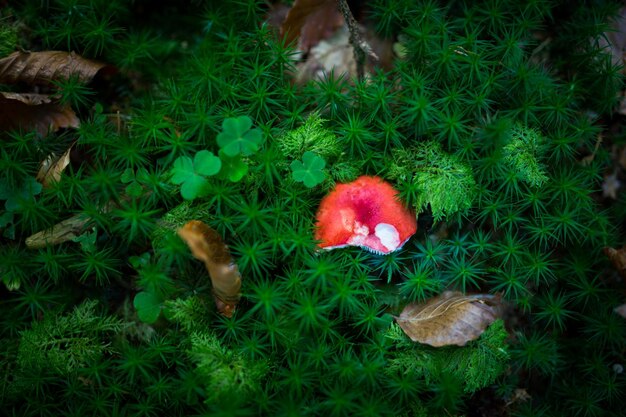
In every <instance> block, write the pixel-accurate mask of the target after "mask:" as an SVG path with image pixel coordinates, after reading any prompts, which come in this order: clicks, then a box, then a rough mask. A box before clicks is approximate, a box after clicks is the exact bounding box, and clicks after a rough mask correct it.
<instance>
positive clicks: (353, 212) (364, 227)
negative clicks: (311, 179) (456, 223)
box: [315, 176, 417, 254]
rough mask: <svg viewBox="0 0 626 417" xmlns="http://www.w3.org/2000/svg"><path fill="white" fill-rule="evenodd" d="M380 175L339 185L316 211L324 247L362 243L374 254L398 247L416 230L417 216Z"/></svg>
mask: <svg viewBox="0 0 626 417" xmlns="http://www.w3.org/2000/svg"><path fill="white" fill-rule="evenodd" d="M397 196H398V192H397V191H396V190H394V188H393V187H392V186H391V184H389V183H387V182H385V181H383V180H382V179H381V178H379V177H368V176H362V177H359V178H357V179H356V180H355V181H353V182H350V183H347V184H338V185H337V186H336V187H335V189H334V190H333V191H331V192H330V193H329V194H328V195H327V196H326V197H324V198H323V199H322V202H321V203H320V207H319V209H318V210H317V216H316V218H317V223H316V226H317V229H316V231H315V239H316V240H319V241H320V243H319V246H320V247H321V248H324V249H335V248H341V247H345V246H359V247H362V248H364V249H368V250H370V251H372V252H375V253H380V254H387V253H391V252H393V251H395V250H398V249H400V248H401V247H402V245H404V243H405V242H406V241H407V240H408V239H409V238H410V237H411V236H412V235H413V234H414V233H415V232H416V231H417V220H416V219H415V215H414V214H413V213H412V212H411V211H409V210H407V209H406V207H404V206H403V205H402V203H401V202H400V201H399V200H398V198H397Z"/></svg>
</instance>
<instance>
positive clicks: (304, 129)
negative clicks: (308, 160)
mask: <svg viewBox="0 0 626 417" xmlns="http://www.w3.org/2000/svg"><path fill="white" fill-rule="evenodd" d="M324 122H325V120H324V119H322V117H321V116H320V115H319V114H318V113H313V114H311V115H310V116H309V117H308V118H307V119H306V121H305V122H304V124H303V125H302V126H300V127H298V128H297V129H294V130H291V131H289V132H287V133H285V134H284V135H283V136H281V137H279V138H277V142H278V145H279V147H280V149H281V151H282V152H283V154H284V155H286V156H289V157H291V158H294V159H301V158H302V155H303V154H304V153H305V152H307V151H308V152H313V153H315V154H317V155H319V156H321V157H322V158H324V159H325V160H327V161H329V160H331V159H332V160H334V159H335V158H336V157H337V156H338V155H339V154H340V153H341V143H340V142H339V140H338V139H337V136H335V134H334V133H333V132H331V131H330V130H329V129H327V128H326V127H324Z"/></svg>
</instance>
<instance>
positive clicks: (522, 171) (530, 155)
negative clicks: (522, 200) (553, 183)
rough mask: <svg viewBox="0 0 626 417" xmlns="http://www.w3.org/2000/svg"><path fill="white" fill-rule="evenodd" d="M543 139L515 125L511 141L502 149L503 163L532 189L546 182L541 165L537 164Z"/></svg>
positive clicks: (527, 128) (544, 171) (537, 134)
mask: <svg viewBox="0 0 626 417" xmlns="http://www.w3.org/2000/svg"><path fill="white" fill-rule="evenodd" d="M543 140H544V139H543V138H542V137H541V135H540V134H539V132H537V131H536V130H535V129H531V128H529V127H526V126H522V125H516V126H515V127H513V129H512V132H511V139H510V142H509V143H508V144H506V145H505V146H504V148H503V149H502V152H503V157H504V161H505V162H506V163H507V164H508V165H509V166H510V167H511V168H512V169H513V170H515V171H516V172H517V174H518V175H519V178H520V179H521V180H522V181H525V182H526V183H527V184H529V185H531V186H533V187H541V186H542V185H544V184H545V183H546V181H547V180H548V176H547V175H546V170H545V167H544V166H543V164H541V163H540V162H539V156H540V155H539V154H540V147H541V144H542V142H543Z"/></svg>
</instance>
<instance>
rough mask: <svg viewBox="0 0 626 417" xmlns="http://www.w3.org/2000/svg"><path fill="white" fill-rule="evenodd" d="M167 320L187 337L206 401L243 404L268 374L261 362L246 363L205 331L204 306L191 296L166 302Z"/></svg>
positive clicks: (244, 358) (265, 366) (190, 356)
mask: <svg viewBox="0 0 626 417" xmlns="http://www.w3.org/2000/svg"><path fill="white" fill-rule="evenodd" d="M166 308H167V309H168V310H169V312H168V315H169V317H170V319H171V320H172V321H174V322H177V323H179V324H180V325H181V327H182V328H183V329H184V331H185V332H186V333H187V334H188V343H189V345H190V348H189V349H188V350H187V354H188V356H189V358H190V359H191V360H192V361H193V362H194V363H195V365H196V368H195V373H196V374H197V376H198V378H199V380H200V381H201V383H202V385H203V386H204V388H205V394H206V397H207V399H206V401H207V402H208V403H211V402H213V401H215V400H223V399H225V398H232V399H233V400H234V401H244V400H245V398H246V397H247V396H248V395H250V394H252V393H254V392H257V391H258V390H259V389H260V388H261V383H260V380H261V379H262V378H263V377H264V376H265V374H266V373H267V372H268V369H269V368H268V366H267V362H266V361H265V360H256V361H255V360H250V359H248V358H246V357H244V356H243V354H242V353H241V352H239V351H238V350H236V349H232V348H229V347H227V346H226V345H225V344H224V343H223V342H222V341H221V340H220V338H219V336H217V335H216V334H215V333H213V332H211V331H209V330H208V328H209V325H210V324H209V323H208V321H207V315H206V311H207V309H208V308H209V307H208V306H207V303H206V302H205V301H204V300H203V299H201V298H199V297H197V296H192V297H188V298H186V299H181V298H178V299H176V300H172V301H168V302H167V303H166Z"/></svg>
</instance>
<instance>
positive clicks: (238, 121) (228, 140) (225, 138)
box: [217, 116, 263, 157]
mask: <svg viewBox="0 0 626 417" xmlns="http://www.w3.org/2000/svg"><path fill="white" fill-rule="evenodd" d="M251 127H252V120H251V119H250V118H249V117H248V116H240V117H230V118H228V119H224V122H223V123H222V132H221V133H220V134H218V135H217V144H218V145H219V146H220V148H221V149H222V150H223V151H224V153H225V154H226V155H228V156H230V157H233V156H237V155H244V156H247V155H252V154H253V153H255V152H256V151H258V150H259V147H260V146H261V143H262V142H263V135H262V133H261V130H260V129H256V128H255V129H250V128H251Z"/></svg>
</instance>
